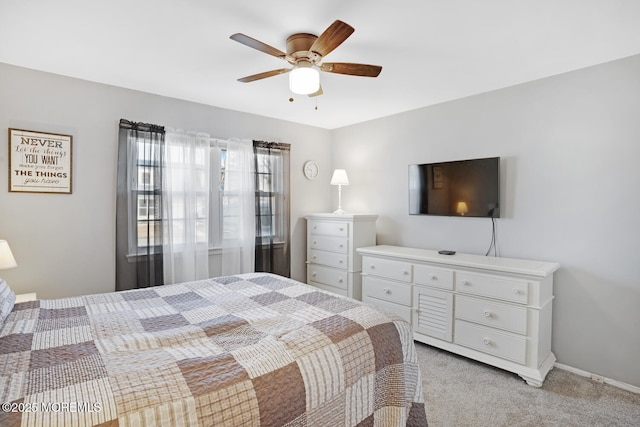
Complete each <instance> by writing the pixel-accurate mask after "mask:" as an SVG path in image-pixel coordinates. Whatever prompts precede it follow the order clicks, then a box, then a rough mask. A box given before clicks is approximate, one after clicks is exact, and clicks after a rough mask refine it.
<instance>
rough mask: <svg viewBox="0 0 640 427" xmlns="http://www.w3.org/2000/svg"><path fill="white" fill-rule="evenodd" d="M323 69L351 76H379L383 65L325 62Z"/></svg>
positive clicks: (321, 67)
mask: <svg viewBox="0 0 640 427" xmlns="http://www.w3.org/2000/svg"><path fill="white" fill-rule="evenodd" d="M320 70H321V71H326V72H327V73H336V74H348V75H350V76H363V77H378V74H380V71H382V67H381V66H379V65H369V64H352V63H350V62H325V63H324V64H321V65H320Z"/></svg>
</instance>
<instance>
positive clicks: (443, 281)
mask: <svg viewBox="0 0 640 427" xmlns="http://www.w3.org/2000/svg"><path fill="white" fill-rule="evenodd" d="M413 281H414V282H415V283H418V284H420V285H428V286H434V287H436V288H442V289H447V290H453V270H448V269H446V268H438V267H432V266H430V265H414V266H413Z"/></svg>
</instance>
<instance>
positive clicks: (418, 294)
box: [358, 245, 560, 387]
mask: <svg viewBox="0 0 640 427" xmlns="http://www.w3.org/2000/svg"><path fill="white" fill-rule="evenodd" d="M358 252H359V253H360V254H362V256H363V266H362V269H363V272H362V275H363V282H362V297H363V301H364V302H367V303H370V304H373V305H376V306H379V307H382V308H385V309H387V310H389V311H391V312H394V313H396V314H397V315H399V316H401V317H403V318H404V319H406V320H407V321H408V322H410V323H411V325H412V326H413V331H414V338H415V339H416V341H420V342H424V343H426V344H429V345H432V346H434V347H439V348H442V349H444V350H448V351H451V352H454V353H457V354H461V355H463V356H466V357H469V358H472V359H475V360H479V361H481V362H484V363H487V364H490V365H493V366H497V367H499V368H502V369H505V370H508V371H511V372H515V373H517V374H518V375H520V376H521V377H522V378H523V379H524V380H525V381H526V382H527V383H528V384H529V385H532V386H535V387H540V386H541V385H542V382H543V381H544V378H545V377H546V375H547V373H548V372H549V371H550V370H551V369H552V368H553V364H554V363H555V360H556V358H555V355H554V354H553V353H552V352H551V318H552V300H553V273H554V272H555V271H556V270H557V269H558V268H559V267H560V266H559V264H557V263H551V262H542V261H530V260H520V259H509V258H496V257H485V256H480V255H468V254H455V255H440V254H438V252H437V251H433V250H426V249H414V248H405V247H398V246H384V245H381V246H372V247H364V248H360V249H358Z"/></svg>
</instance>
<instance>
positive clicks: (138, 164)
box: [116, 119, 164, 291]
mask: <svg viewBox="0 0 640 427" xmlns="http://www.w3.org/2000/svg"><path fill="white" fill-rule="evenodd" d="M163 151H164V127H162V126H157V125H151V124H147V123H134V122H130V121H128V120H124V119H122V120H120V133H119V141H118V182H117V194H116V290H118V291H122V290H128V289H136V288H146V287H149V286H157V285H161V284H163V265H162V165H163V158H162V156H163Z"/></svg>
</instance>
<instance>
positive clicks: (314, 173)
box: [303, 160, 319, 179]
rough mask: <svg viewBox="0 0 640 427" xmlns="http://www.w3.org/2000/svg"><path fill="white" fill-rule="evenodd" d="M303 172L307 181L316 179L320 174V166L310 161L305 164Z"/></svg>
mask: <svg viewBox="0 0 640 427" xmlns="http://www.w3.org/2000/svg"><path fill="white" fill-rule="evenodd" d="M303 171H304V176H305V177H307V179H316V178H317V177H318V172H319V168H318V164H317V163H316V162H314V161H313V160H309V161H308V162H306V163H305V164H304V168H303Z"/></svg>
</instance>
